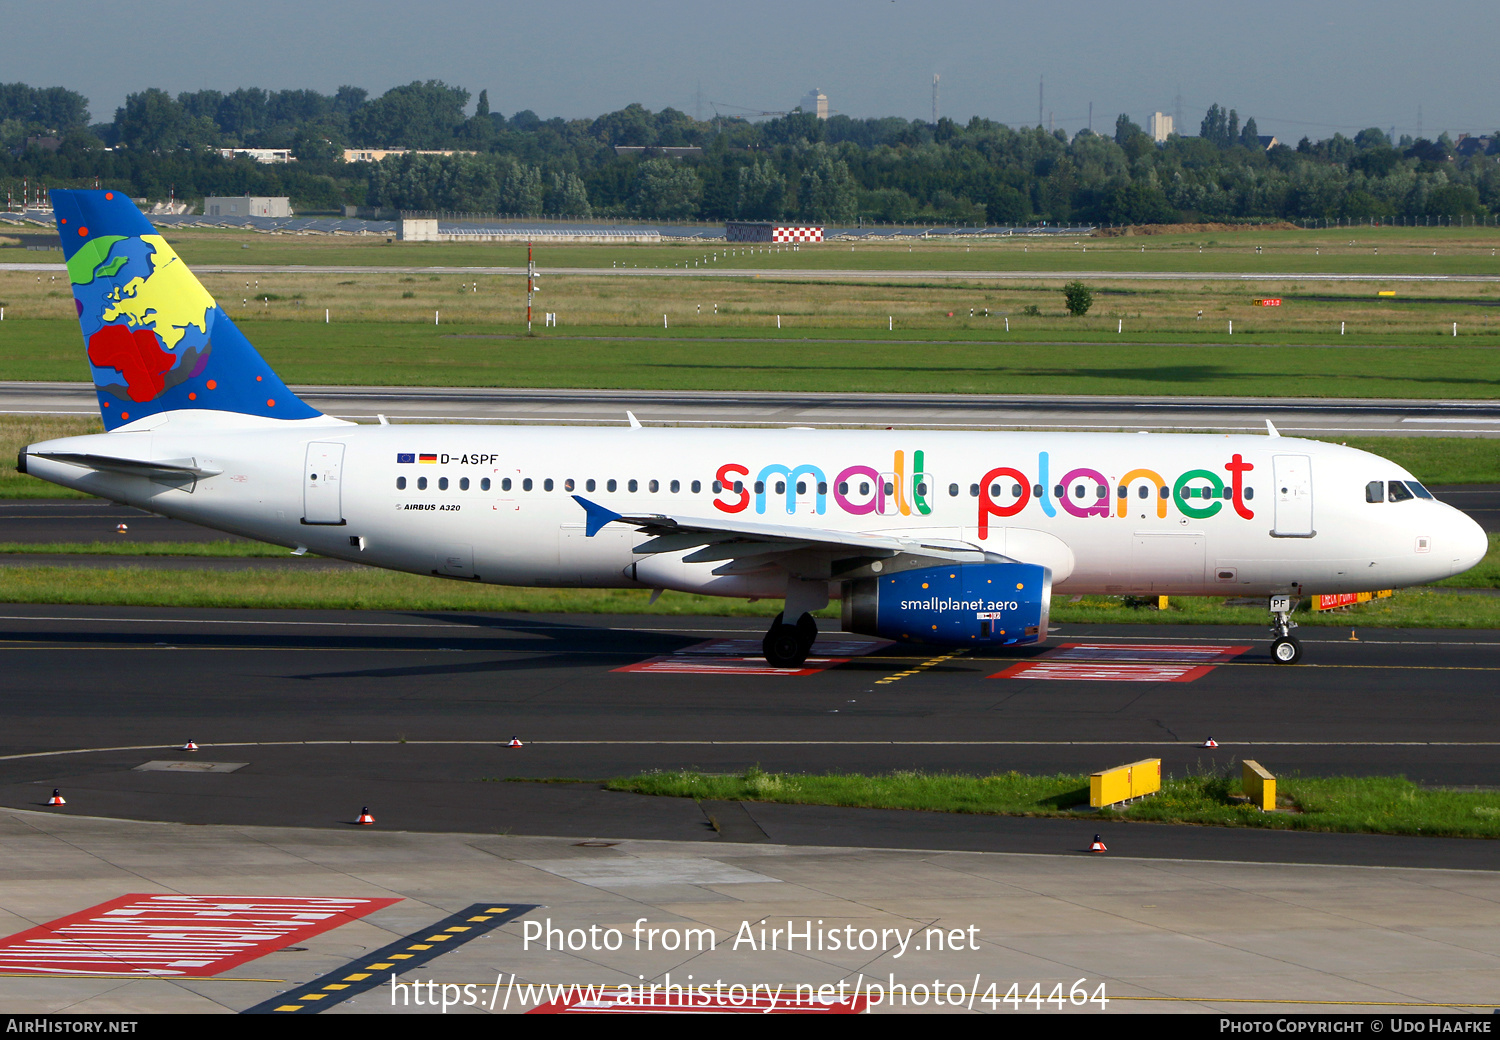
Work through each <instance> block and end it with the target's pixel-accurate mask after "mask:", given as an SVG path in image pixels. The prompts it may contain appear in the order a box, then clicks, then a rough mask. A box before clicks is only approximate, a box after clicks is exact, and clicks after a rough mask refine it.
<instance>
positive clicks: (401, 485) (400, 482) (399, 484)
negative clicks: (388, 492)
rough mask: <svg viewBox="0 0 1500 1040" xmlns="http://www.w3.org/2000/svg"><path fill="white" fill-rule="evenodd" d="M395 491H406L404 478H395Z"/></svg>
mask: <svg viewBox="0 0 1500 1040" xmlns="http://www.w3.org/2000/svg"><path fill="white" fill-rule="evenodd" d="M396 490H397V491H405V490H406V478H405V477H397V478H396Z"/></svg>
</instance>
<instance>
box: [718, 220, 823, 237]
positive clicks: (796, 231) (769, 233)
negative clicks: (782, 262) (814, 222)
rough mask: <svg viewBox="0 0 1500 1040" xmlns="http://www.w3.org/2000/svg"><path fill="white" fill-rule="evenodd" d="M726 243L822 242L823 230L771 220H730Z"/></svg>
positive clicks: (725, 230)
mask: <svg viewBox="0 0 1500 1040" xmlns="http://www.w3.org/2000/svg"><path fill="white" fill-rule="evenodd" d="M724 240H725V241H726V242H821V241H823V229H822V228H821V227H808V226H806V225H792V224H777V223H775V222H774V221H769V220H730V221H726V222H725V223H724Z"/></svg>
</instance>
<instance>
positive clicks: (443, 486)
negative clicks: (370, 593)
mask: <svg viewBox="0 0 1500 1040" xmlns="http://www.w3.org/2000/svg"><path fill="white" fill-rule="evenodd" d="M438 490H439V491H447V490H448V478H447V477H438Z"/></svg>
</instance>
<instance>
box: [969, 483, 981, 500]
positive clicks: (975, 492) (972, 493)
mask: <svg viewBox="0 0 1500 1040" xmlns="http://www.w3.org/2000/svg"><path fill="white" fill-rule="evenodd" d="M969 497H970V498H978V497H979V485H978V484H970V485H969Z"/></svg>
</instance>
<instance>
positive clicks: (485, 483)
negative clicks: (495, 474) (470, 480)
mask: <svg viewBox="0 0 1500 1040" xmlns="http://www.w3.org/2000/svg"><path fill="white" fill-rule="evenodd" d="M489 489H490V478H489V477H485V478H484V479H483V480H481V481H480V482H479V490H480V491H488V490H489Z"/></svg>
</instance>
